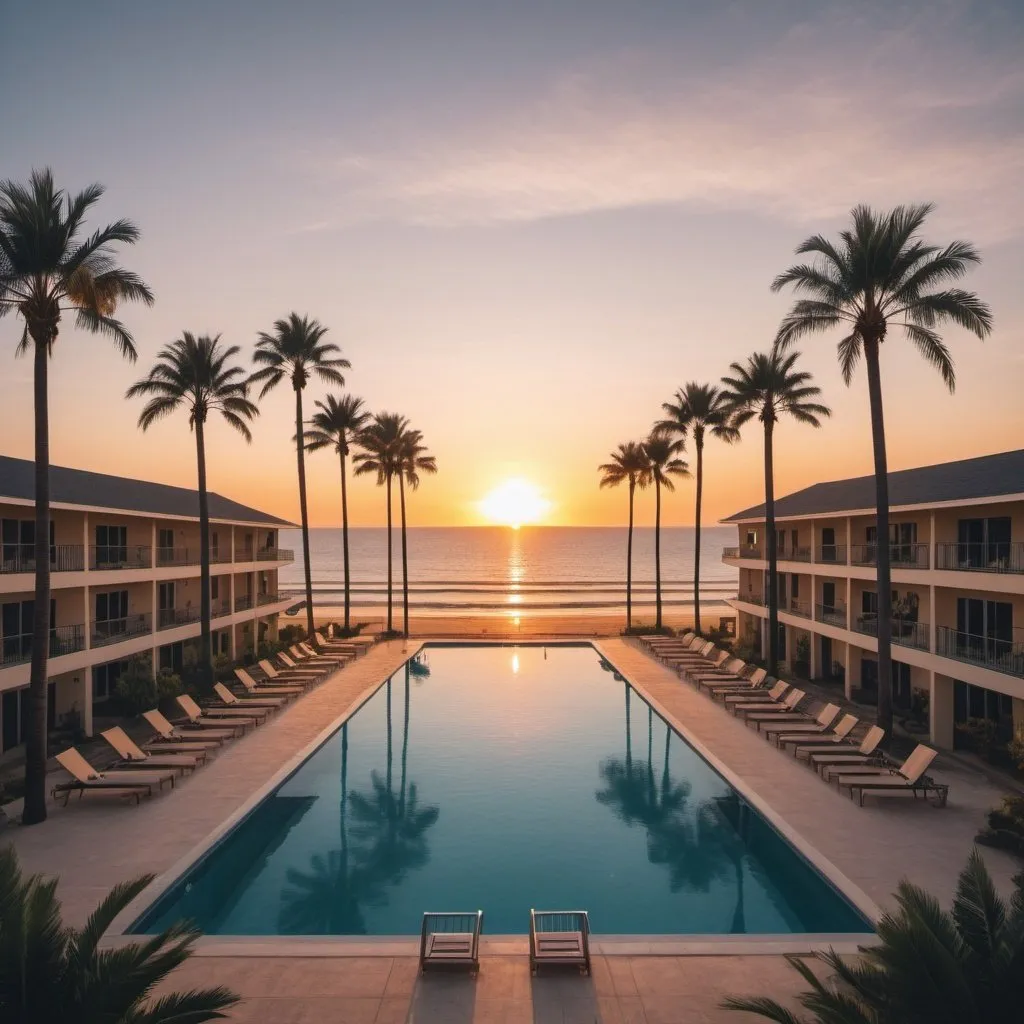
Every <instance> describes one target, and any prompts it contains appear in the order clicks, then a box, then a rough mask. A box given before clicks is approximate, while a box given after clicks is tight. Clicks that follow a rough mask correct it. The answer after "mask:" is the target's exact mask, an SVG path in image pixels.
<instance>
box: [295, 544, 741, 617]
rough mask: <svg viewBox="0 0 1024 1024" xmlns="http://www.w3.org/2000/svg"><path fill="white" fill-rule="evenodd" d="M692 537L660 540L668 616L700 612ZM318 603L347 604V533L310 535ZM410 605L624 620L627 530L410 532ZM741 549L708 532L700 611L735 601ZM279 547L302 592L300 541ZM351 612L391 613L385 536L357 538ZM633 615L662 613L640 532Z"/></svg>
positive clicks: (423, 609)
mask: <svg viewBox="0 0 1024 1024" xmlns="http://www.w3.org/2000/svg"><path fill="white" fill-rule="evenodd" d="M693 541H694V531H693V528H692V527H672V528H665V529H662V531H661V575H662V602H663V604H664V607H665V609H666V611H668V610H672V609H675V610H679V609H684V608H687V607H692V604H693ZM309 543H310V561H311V563H312V567H313V596H314V603H315V604H316V606H317V608H318V609H320V610H326V609H334V608H339V607H341V606H342V605H343V602H344V596H343V595H344V590H343V579H344V577H343V572H342V557H341V552H342V547H341V529H340V528H338V529H314V530H311V531H310V538H309ZM408 543H409V605H410V613H412V614H416V615H446V616H451V615H464V614H466V615H501V616H507V615H510V614H514V615H528V616H538V615H558V614H561V615H565V614H574V615H584V614H606V613H607V614H611V613H613V612H619V611H624V610H625V601H626V584H625V574H626V528H625V527H614V526H613V527H563V526H524V527H522V528H521V529H519V530H512V529H509V528H508V527H504V526H494V527H490V526H483V527H414V528H411V529H410V530H409V542H408ZM735 543H736V531H735V530H734V529H730V528H728V527H720V526H712V527H704V528H703V530H702V531H701V604H702V606H704V605H705V604H706V605H708V606H709V607H710V606H711V605H714V604H717V603H720V602H722V601H723V600H724V599H725V598H727V597H733V596H735V594H736V584H737V572H736V570H735V569H734V568H733V567H731V566H728V565H725V564H724V563H723V562H722V548H723V546H724V545H726V544H735ZM280 544H281V547H285V548H293V549H294V550H295V562H293V563H292V564H290V565H286V566H283V567H282V569H281V571H280V587H281V590H282V591H286V592H290V593H295V594H296V596H297V597H298V596H300V595H301V593H302V590H303V561H302V535H301V533H300V532H299V531H298V530H282V531H281V539H280ZM349 551H350V556H351V573H352V604H353V607H358V608H359V609H373V610H376V611H380V610H382V609H383V608H384V607H385V606H386V603H387V586H386V581H387V530H386V529H385V528H383V527H361V528H354V529H352V530H350V531H349ZM393 557H394V569H393V572H394V583H395V593H396V595H397V600H396V605H395V607H396V609H399V608H400V605H401V583H402V575H401V573H402V562H401V558H402V552H401V534H400V532H399V531H398V530H395V531H394V556H393ZM633 604H634V611H635V612H642V611H644V610H646V609H647V608H652V607H653V605H654V530H653V529H652V528H650V527H637V528H636V529H635V530H634V532H633Z"/></svg>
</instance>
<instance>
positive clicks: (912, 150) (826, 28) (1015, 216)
mask: <svg viewBox="0 0 1024 1024" xmlns="http://www.w3.org/2000/svg"><path fill="white" fill-rule="evenodd" d="M854 31H856V32H861V33H862V34H863V29H862V28H860V27H858V26H856V25H851V24H845V23H843V22H841V21H837V20H836V19H835V18H828V19H824V20H822V21H819V22H818V23H815V24H804V25H798V26H796V27H794V28H793V29H792V30H791V31H790V32H789V33H787V34H786V36H785V37H784V38H783V40H782V41H781V42H777V43H776V44H775V45H773V46H772V47H771V48H770V49H768V50H765V51H764V52H762V53H760V54H759V56H758V57H757V59H755V60H747V61H745V62H744V63H743V64H742V65H741V66H724V65H718V66H714V67H710V68H709V67H708V66H707V64H706V63H705V64H704V66H698V67H693V68H691V69H690V70H685V69H684V70H680V69H679V68H677V67H676V66H675V65H674V64H670V63H668V62H666V61H664V60H663V59H661V58H660V57H658V56H657V55H655V54H651V53H636V52H634V53H628V54H621V55H617V56H615V57H614V58H610V59H606V60H603V61H600V62H594V63H592V64H591V65H590V66H587V67H581V68H578V69H576V70H574V71H572V72H570V73H563V74H561V75H559V76H557V77H555V78H554V79H553V80H551V81H550V83H549V84H548V85H547V87H546V88H543V89H541V90H539V91H538V92H537V93H536V94H535V95H534V96H532V97H531V98H529V99H523V100H521V101H518V102H506V103H505V105H504V106H503V107H502V108H501V109H495V110H494V111H493V116H492V117H490V118H489V119H488V120H487V122H486V123H483V124H481V123H479V122H478V123H474V124H467V125H465V126H463V127H462V128H461V129H460V130H458V131H457V132H455V133H453V134H451V135H449V136H448V137H446V138H444V139H441V140H434V141H432V142H431V143H430V144H426V143H424V142H422V141H421V140H420V141H417V140H405V141H404V142H403V143H397V142H396V143H395V144H394V146H392V147H389V148H388V149H386V150H385V149H381V150H379V151H377V152H356V153H353V152H347V151H346V152H342V153H335V154H319V155H318V156H317V159H316V166H317V169H318V171H319V172H320V173H323V174H326V175H327V176H328V177H329V179H330V180H331V181H332V182H333V183H334V186H335V189H336V191H335V195H336V197H337V203H336V206H335V208H334V209H333V210H332V211H331V212H330V213H329V214H328V215H326V216H325V217H323V218H320V219H318V222H317V223H316V224H315V225H309V227H310V229H312V230H317V229H321V228H324V227H329V226H335V225H337V224H339V223H344V222H351V221H352V220H362V219H367V218H388V219H398V220H402V221H406V222H412V223H419V224H437V225H453V224H454V225H458V224H487V223H500V222H508V221H523V220H535V219H541V218H547V217H558V216H571V215H577V214H584V213H588V212H592V211H609V210H618V209H627V208H632V207H643V206H656V205H666V204H669V205H693V206H700V207H714V208H723V207H725V208H741V209H755V210H758V211H763V212H767V213H770V214H775V215H779V216H783V217H786V218H788V219H796V220H799V221H805V220H819V219H821V218H827V217H832V216H836V215H838V214H841V213H842V212H844V211H845V210H847V209H848V208H849V207H850V206H851V205H852V204H853V203H855V202H858V201H868V202H872V203H878V204H885V203H892V202H900V201H907V200H917V199H934V200H936V201H938V202H939V203H940V204H941V207H942V210H941V213H942V216H943V221H944V224H945V225H947V226H949V227H951V228H960V227H963V228H964V229H967V228H969V229H970V231H971V233H972V237H975V238H978V239H979V240H981V241H993V240H997V239H1004V238H1008V237H1016V236H1017V235H1020V234H1022V233H1024V198H1022V197H1021V194H1020V189H1019V183H1020V181H1021V179H1022V176H1024V125H1022V123H1021V118H1020V114H1019V112H1020V110H1021V109H1024V70H1022V69H1021V68H1020V66H1019V62H1011V61H1010V60H1009V59H1007V60H998V59H992V56H991V55H981V54H979V53H977V52H975V51H973V50H972V49H971V48H970V47H969V46H968V45H967V44H966V43H961V42H959V41H958V39H957V38H956V37H955V33H953V32H949V33H947V34H946V35H945V36H944V37H943V38H942V39H941V40H936V39H935V38H933V37H932V38H928V37H927V36H925V35H923V34H922V33H921V32H920V26H919V25H915V24H908V25H906V26H904V27H903V28H902V29H901V30H898V31H888V32H886V33H882V34H874V35H870V36H864V40H863V46H862V47H861V48H860V49H859V57H858V59H857V60H856V61H852V60H851V59H850V51H851V49H852V50H854V51H858V48H857V47H851V46H850V45H849V40H848V39H844V37H843V35H842V33H844V32H854ZM837 38H839V39H842V40H843V44H842V45H838V44H837V42H836V40H837Z"/></svg>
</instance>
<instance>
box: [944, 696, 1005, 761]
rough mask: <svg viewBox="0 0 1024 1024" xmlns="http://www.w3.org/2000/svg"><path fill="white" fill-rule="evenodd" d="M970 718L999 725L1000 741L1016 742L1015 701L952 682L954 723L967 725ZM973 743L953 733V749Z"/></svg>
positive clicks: (962, 735) (965, 736) (958, 732)
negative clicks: (1014, 735) (1014, 732)
mask: <svg viewBox="0 0 1024 1024" xmlns="http://www.w3.org/2000/svg"><path fill="white" fill-rule="evenodd" d="M968 718H987V719H988V720H989V721H990V722H995V723H996V737H997V739H999V740H1001V741H1003V742H1008V741H1009V740H1011V739H1013V698H1012V697H1008V696H1006V694H1004V693H996V692H995V691H994V690H986V689H985V688H984V687H983V686H972V685H970V684H968V683H962V682H960V680H958V679H955V680H953V721H954V722H956V723H960V722H966V721H967V719H968ZM969 742H970V740H969V737H968V736H967V735H966V734H964V733H963V732H961V730H959V729H956V730H954V732H953V746H954V748H958V749H959V748H962V747H964V746H967V745H968V743H969Z"/></svg>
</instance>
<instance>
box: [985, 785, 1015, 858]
mask: <svg viewBox="0 0 1024 1024" xmlns="http://www.w3.org/2000/svg"><path fill="white" fill-rule="evenodd" d="M976 838H977V842H979V843H982V844H983V845H985V846H995V847H998V848H999V849H1001V850H1009V851H1010V852H1011V853H1015V854H1017V855H1018V856H1019V857H1024V796H1008V797H1004V799H1003V802H1002V803H1001V804H1000V805H999V806H998V807H996V808H995V809H994V810H991V811H989V812H988V826H987V827H986V828H983V829H982V830H981V831H980V832H979V833H978V835H977V837H976Z"/></svg>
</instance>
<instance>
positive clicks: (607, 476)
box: [597, 441, 651, 630]
mask: <svg viewBox="0 0 1024 1024" xmlns="http://www.w3.org/2000/svg"><path fill="white" fill-rule="evenodd" d="M609 460H610V461H608V462H603V463H601V465H600V466H598V467H597V471H598V472H599V473H600V474H601V486H602V487H618V485H619V484H621V483H622V482H623V481H626V482H628V483H629V529H628V531H627V532H626V629H627V630H628V629H629V628H630V627H631V626H632V625H633V500H634V496H635V494H636V489H637V488H638V487H639V488H641V489H643V488H644V487H646V486H647V485H648V484H649V483H650V482H651V463H650V460H649V459H648V458H647V453H646V452H645V451H644V446H643V445H642V444H640V443H638V442H636V441H627V442H626V443H625V444H620V445H619V447H618V448H617V449H616V450H615V451H613V452H612V453H611V455H610V456H609Z"/></svg>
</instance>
